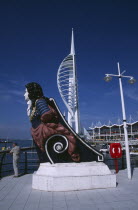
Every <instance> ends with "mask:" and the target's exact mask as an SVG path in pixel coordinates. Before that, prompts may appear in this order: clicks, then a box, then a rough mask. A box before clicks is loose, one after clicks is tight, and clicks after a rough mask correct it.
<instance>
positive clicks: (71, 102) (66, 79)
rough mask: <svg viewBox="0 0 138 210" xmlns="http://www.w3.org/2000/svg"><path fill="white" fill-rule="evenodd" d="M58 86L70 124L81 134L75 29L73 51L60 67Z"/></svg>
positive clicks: (72, 43) (72, 39) (72, 42)
mask: <svg viewBox="0 0 138 210" xmlns="http://www.w3.org/2000/svg"><path fill="white" fill-rule="evenodd" d="M57 85H58V89H59V93H60V95H61V97H62V100H63V101H64V104H65V105H66V107H67V109H68V123H69V125H70V126H71V127H72V128H73V129H74V130H75V131H76V133H80V119H79V108H78V84H77V73H76V62H75V47H74V33H73V29H72V38H71V51H70V54H69V55H68V56H67V57H66V58H64V60H63V61H62V63H61V64H60V66H59V69H58V73H57Z"/></svg>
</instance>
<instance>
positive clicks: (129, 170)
mask: <svg viewBox="0 0 138 210" xmlns="http://www.w3.org/2000/svg"><path fill="white" fill-rule="evenodd" d="M117 67H118V75H115V74H105V78H104V80H105V81H106V82H110V81H111V80H112V77H118V78H119V87H120V95H121V105H122V115H123V127H124V135H125V147H126V161H127V173H128V179H131V164H130V153H129V143H128V133H127V123H126V112H125V103H124V95H123V87H122V77H125V78H129V81H128V82H129V83H130V84H134V83H135V82H136V80H135V79H134V77H132V76H124V75H123V74H124V73H125V71H123V72H122V73H120V65H119V63H117Z"/></svg>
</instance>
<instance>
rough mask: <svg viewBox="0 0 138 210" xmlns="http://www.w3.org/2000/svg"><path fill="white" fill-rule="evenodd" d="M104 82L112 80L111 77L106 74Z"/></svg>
mask: <svg viewBox="0 0 138 210" xmlns="http://www.w3.org/2000/svg"><path fill="white" fill-rule="evenodd" d="M104 80H105V81H106V82H110V81H111V80H112V77H111V76H109V75H108V74H106V76H105V77H104Z"/></svg>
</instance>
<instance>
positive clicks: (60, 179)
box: [32, 162, 116, 191]
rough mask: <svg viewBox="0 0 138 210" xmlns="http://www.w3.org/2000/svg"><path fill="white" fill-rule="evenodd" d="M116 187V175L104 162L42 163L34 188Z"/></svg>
mask: <svg viewBox="0 0 138 210" xmlns="http://www.w3.org/2000/svg"><path fill="white" fill-rule="evenodd" d="M111 187H116V175H115V174H112V173H111V171H110V170H109V168H108V166H107V165H106V164H104V163H102V162H83V163H56V164H50V163H41V164H40V167H39V169H38V171H36V172H34V174H33V180H32V188H33V189H39V190H45V191H72V190H85V189H86V190H88V189H97V188H111Z"/></svg>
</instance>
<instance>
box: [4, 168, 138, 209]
mask: <svg viewBox="0 0 138 210" xmlns="http://www.w3.org/2000/svg"><path fill="white" fill-rule="evenodd" d="M117 183H118V185H117V187H116V188H108V189H96V190H82V191H69V192H45V191H40V190H34V189H32V174H27V175H24V176H21V177H19V178H13V177H12V176H8V177H4V178H2V179H1V180H0V209H1V210H18V209H20V210H38V209H39V210H62V209H63V210H97V209H99V210H100V209H101V210H104V209H105V210H112V209H113V210H127V209H130V210H137V209H138V197H137V195H138V168H134V170H133V177H132V180H128V178H127V170H121V171H119V173H118V174H117Z"/></svg>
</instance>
